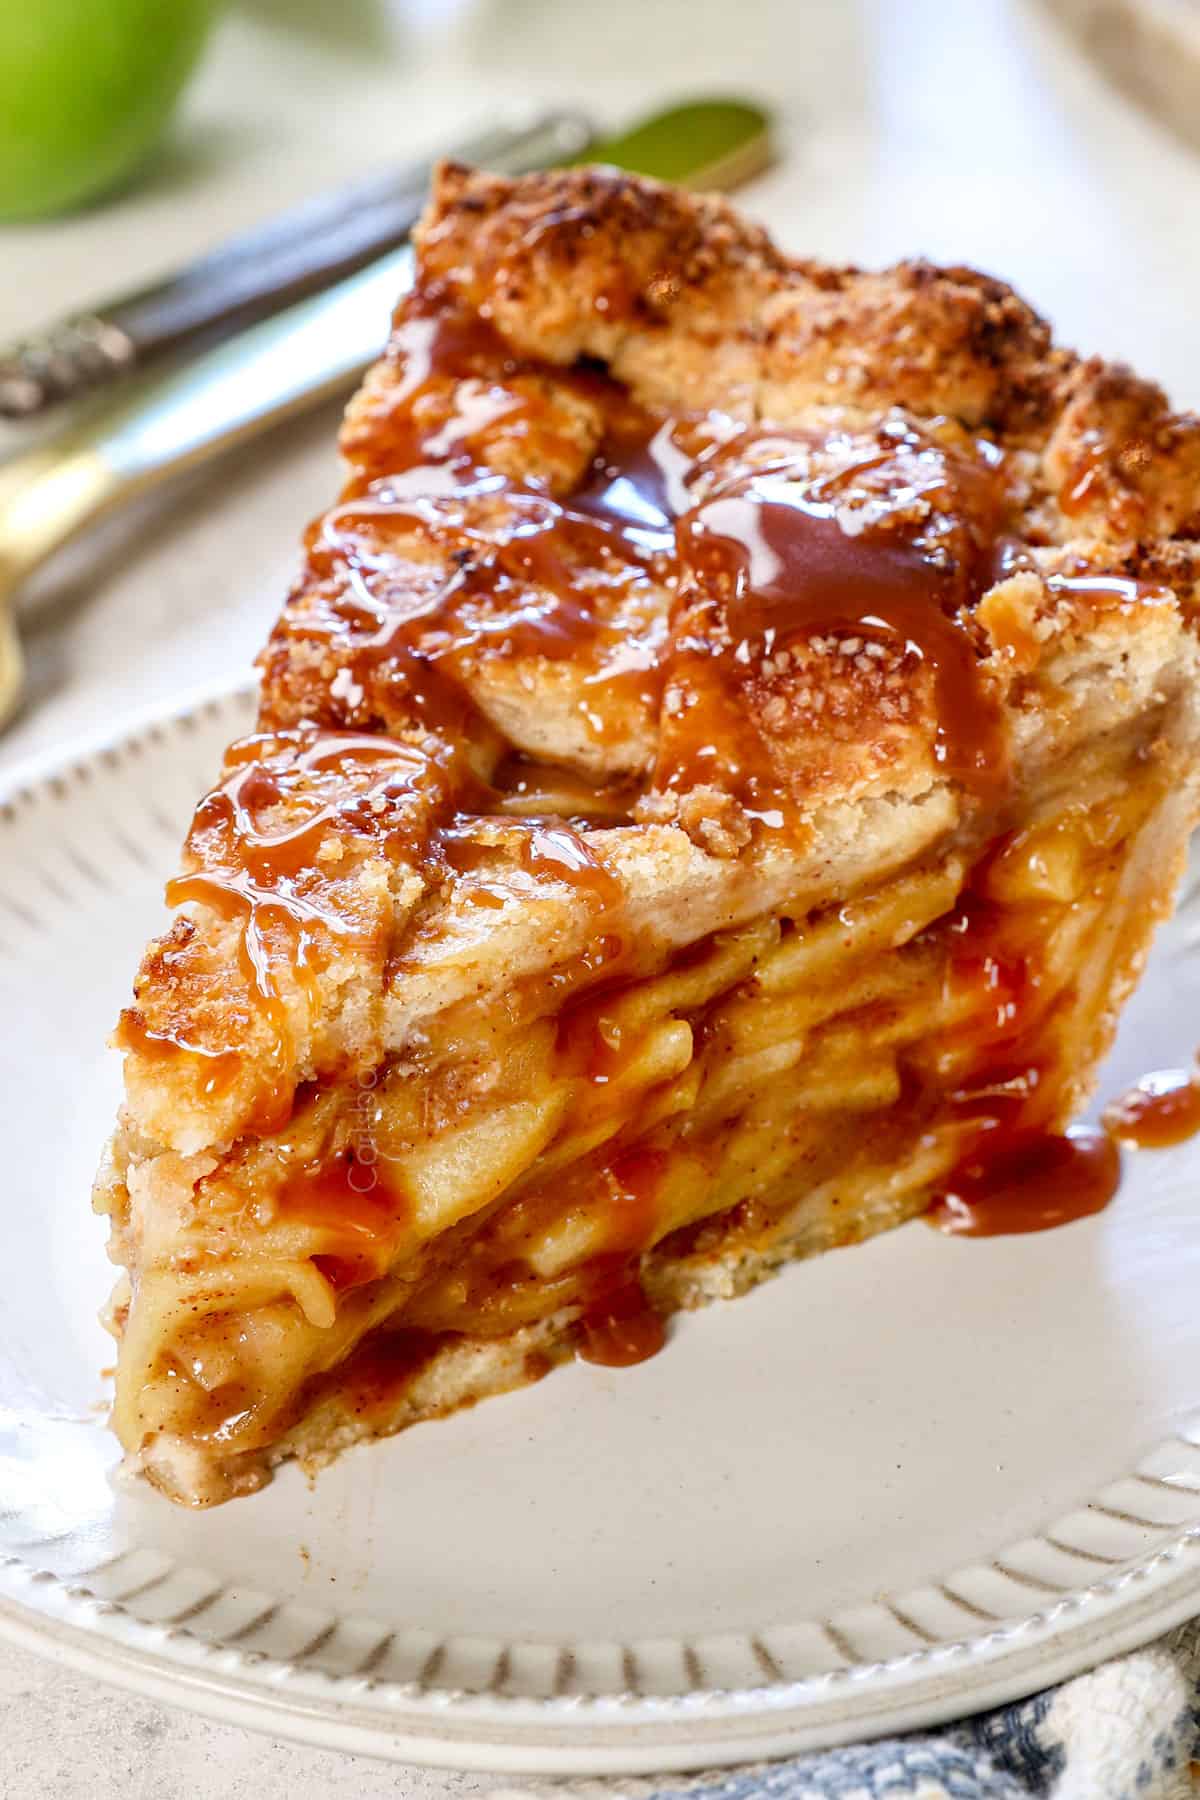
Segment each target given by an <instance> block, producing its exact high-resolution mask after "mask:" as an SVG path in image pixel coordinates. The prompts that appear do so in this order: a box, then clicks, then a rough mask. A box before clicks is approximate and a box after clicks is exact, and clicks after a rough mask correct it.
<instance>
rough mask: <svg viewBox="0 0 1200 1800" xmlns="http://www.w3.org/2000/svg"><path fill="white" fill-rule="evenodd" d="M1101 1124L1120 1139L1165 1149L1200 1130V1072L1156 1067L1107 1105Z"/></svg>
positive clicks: (1147, 1148)
mask: <svg viewBox="0 0 1200 1800" xmlns="http://www.w3.org/2000/svg"><path fill="white" fill-rule="evenodd" d="M1101 1124H1102V1125H1103V1127H1104V1129H1105V1131H1107V1132H1108V1134H1109V1136H1110V1137H1111V1138H1114V1139H1115V1140H1116V1141H1117V1142H1118V1143H1121V1144H1130V1145H1132V1146H1134V1147H1135V1148H1137V1149H1139V1150H1165V1149H1168V1148H1170V1146H1172V1145H1173V1144H1182V1143H1184V1142H1186V1140H1187V1139H1188V1138H1190V1137H1194V1136H1195V1135H1196V1133H1197V1132H1198V1131H1200V1076H1198V1075H1197V1074H1196V1073H1195V1071H1193V1070H1189V1069H1156V1070H1155V1071H1154V1072H1153V1073H1152V1074H1149V1075H1143V1076H1142V1078H1141V1080H1140V1081H1138V1082H1137V1083H1135V1085H1134V1086H1133V1087H1132V1088H1130V1089H1129V1091H1128V1093H1125V1094H1122V1095H1121V1097H1120V1099H1119V1100H1114V1101H1112V1103H1111V1104H1110V1105H1108V1106H1106V1107H1105V1109H1104V1113H1103V1115H1102V1118H1101Z"/></svg>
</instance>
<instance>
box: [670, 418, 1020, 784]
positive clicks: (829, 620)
mask: <svg viewBox="0 0 1200 1800" xmlns="http://www.w3.org/2000/svg"><path fill="white" fill-rule="evenodd" d="M831 449H833V450H834V452H835V455H836V461H837V466H836V467H834V468H833V469H832V470H829V469H827V468H824V467H822V466H820V465H819V466H818V470H817V472H815V473H814V472H812V471H811V469H810V467H809V465H810V464H811V463H812V460H813V453H814V451H817V450H819V451H823V452H824V457H823V458H822V462H824V461H825V460H826V459H827V458H828V455H829V452H830V450H831ZM731 462H732V464H733V469H732V473H730V474H725V472H724V471H725V469H726V468H728V465H729V464H730V463H731ZM705 473H706V474H707V475H708V476H709V489H708V492H707V493H706V494H705V496H704V497H703V498H701V499H700V501H699V503H698V504H697V505H695V506H694V507H693V509H692V510H691V511H690V512H688V513H686V514H685V515H684V516H683V517H682V518H681V520H680V521H679V526H678V534H679V543H680V560H681V568H682V571H683V580H684V584H685V592H686V590H687V588H688V587H691V588H694V589H698V590H699V592H700V593H701V594H702V595H704V596H706V598H705V599H704V600H702V603H701V609H700V617H699V619H695V620H691V621H689V632H688V635H687V637H685V639H684V640H683V642H682V643H681V644H678V645H677V651H678V653H679V654H680V656H681V660H686V662H687V665H688V667H689V672H690V674H691V677H692V681H693V685H694V686H696V687H698V689H699V692H700V694H701V696H702V699H701V703H700V704H699V705H697V706H694V707H693V708H692V709H691V711H690V714H689V720H690V729H689V731H688V733H687V736H686V741H685V743H684V744H683V747H682V749H681V750H680V752H679V753H678V755H677V757H676V759H675V767H674V768H673V769H672V770H671V771H670V773H669V774H668V777H667V779H668V783H669V785H671V786H690V785H694V784H696V783H697V782H699V781H707V782H710V783H712V784H713V785H716V786H724V787H726V788H729V787H730V785H731V777H732V785H733V786H734V787H735V790H736V787H737V786H738V785H739V784H740V786H741V788H742V789H743V791H744V792H745V793H747V794H748V795H749V798H750V800H751V803H752V806H753V805H755V804H756V803H757V806H758V810H759V812H760V814H761V813H762V812H763V810H764V809H766V810H771V809H772V808H773V806H774V804H775V803H776V802H777V799H778V784H777V782H776V781H775V780H774V779H773V778H772V776H771V775H770V773H769V771H768V770H766V769H765V768H764V766H763V764H764V759H763V756H762V752H761V750H759V751H758V753H757V757H755V751H754V737H755V734H754V731H753V729H752V726H751V724H750V721H749V720H746V721H745V722H744V723H743V724H741V726H740V728H739V727H738V726H735V727H734V732H733V735H734V738H735V740H736V741H735V743H734V745H733V746H732V749H731V744H730V736H731V732H730V725H729V721H728V719H727V714H728V712H729V710H730V705H731V702H730V699H729V696H731V695H737V694H738V693H739V691H743V692H744V690H745V688H746V685H747V682H746V677H747V674H748V673H749V672H750V671H753V670H754V669H755V668H756V666H757V665H758V664H759V663H761V661H762V658H763V655H764V654H766V655H768V656H770V655H772V654H777V653H778V652H779V651H780V650H785V649H786V648H787V647H788V646H789V645H790V644H792V643H794V642H795V641H796V640H797V639H812V638H814V637H821V636H824V635H825V634H829V635H831V636H835V637H837V638H840V639H845V638H847V637H849V636H850V635H851V634H852V635H853V636H854V637H855V638H857V639H858V640H859V649H860V650H861V649H862V647H863V645H864V644H879V645H883V646H887V647H888V648H890V649H892V650H893V651H898V652H899V653H900V655H901V656H902V658H903V659H904V660H905V661H907V662H909V663H924V664H926V665H927V666H928V667H929V669H930V672H931V675H932V678H933V685H934V701H935V710H936V713H937V736H936V744H935V755H936V757H937V760H938V761H939V762H940V763H941V764H942V765H943V766H944V767H945V770H946V772H947V774H948V775H950V776H951V777H953V778H954V779H957V780H959V781H961V782H962V783H963V784H964V785H965V786H968V787H970V788H973V789H975V790H977V791H978V790H983V791H991V792H993V793H994V792H995V791H996V790H997V789H998V788H999V787H1000V785H1001V784H1002V782H1003V779H1004V775H1005V772H1006V754H1005V745H1004V737H1003V732H1002V728H1001V719H1000V714H999V709H998V706H997V704H996V702H995V700H994V699H993V698H992V696H991V695H990V694H989V693H988V692H987V691H986V690H985V689H984V687H983V684H982V682H981V679H980V675H979V671H978V663H979V657H980V646H979V644H978V643H977V641H976V638H975V635H974V633H973V631H972V630H971V627H970V609H971V608H972V607H973V606H974V604H975V603H976V602H977V601H978V599H979V598H980V597H981V595H982V594H983V592H984V591H985V589H986V588H987V587H988V586H989V585H990V583H991V580H992V561H993V550H994V544H995V539H996V536H997V532H998V530H999V526H1000V522H1001V518H1002V508H1003V488H1002V482H1001V473H1002V466H1001V461H1000V458H999V453H998V452H996V451H995V449H994V447H993V446H991V445H990V444H987V443H986V442H985V441H983V440H980V441H979V442H978V443H976V444H974V445H971V446H970V448H969V449H961V448H952V447H947V446H946V445H943V444H942V443H940V442H938V441H937V440H936V439H935V438H933V437H932V436H930V435H929V434H928V433H927V432H925V431H922V430H920V429H918V428H917V427H916V426H915V425H912V424H911V423H908V422H906V421H902V420H893V421H887V422H885V423H884V424H883V425H882V426H881V427H880V428H879V429H878V431H876V432H875V433H873V434H870V436H869V437H868V438H867V439H866V440H865V441H864V439H863V438H862V437H858V438H856V437H854V436H851V435H846V434H843V441H842V442H841V443H838V441H837V436H836V434H835V436H834V437H833V438H830V439H826V440H820V439H817V438H815V437H814V436H813V435H812V434H806V433H779V432H772V433H761V432H758V433H745V434H741V435H739V436H737V437H735V438H733V439H732V440H731V441H730V442H729V443H727V444H725V445H723V446H722V447H721V448H720V449H719V451H718V452H717V453H716V456H715V457H712V458H710V459H709V462H708V467H707V469H706V471H705ZM697 626H698V627H699V629H697ZM744 704H745V703H744V701H743V703H742V706H743V707H744ZM732 706H733V708H734V709H738V702H737V700H736V699H735V700H733V701H732ZM739 710H740V709H739ZM756 763H757V766H755V764H756Z"/></svg>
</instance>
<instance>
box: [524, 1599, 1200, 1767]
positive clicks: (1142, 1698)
mask: <svg viewBox="0 0 1200 1800" xmlns="http://www.w3.org/2000/svg"><path fill="white" fill-rule="evenodd" d="M1197 1757H1200V1621H1194V1622H1193V1623H1191V1624H1189V1625H1185V1626H1183V1627H1182V1628H1181V1629H1180V1630H1179V1631H1176V1632H1173V1633H1172V1634H1171V1635H1170V1636H1169V1637H1166V1638H1163V1639H1162V1640H1161V1641H1160V1642H1159V1643H1157V1644H1152V1645H1150V1647H1149V1648H1148V1649H1145V1650H1137V1651H1134V1653H1133V1654H1132V1655H1130V1656H1124V1657H1121V1658H1119V1659H1118V1660H1117V1661H1115V1662H1110V1663H1105V1664H1103V1665H1102V1666H1101V1667H1100V1668H1098V1669H1093V1670H1092V1672H1091V1673H1090V1674H1088V1675H1080V1676H1078V1677H1077V1678H1076V1679H1075V1680H1074V1681H1068V1682H1064V1684H1063V1685H1062V1687H1059V1688H1051V1689H1050V1690H1049V1691H1048V1692H1046V1693H1044V1694H1037V1695H1035V1696H1034V1697H1033V1698H1032V1699H1030V1700H1023V1701H1021V1702H1020V1703H1019V1704H1017V1705H1016V1706H1006V1707H1002V1708H1001V1709H1000V1710H999V1711H998V1712H992V1713H982V1714H980V1715H979V1717H978V1718H974V1719H967V1720H964V1721H963V1722H962V1723H961V1724H958V1725H950V1726H946V1727H944V1728H943V1729H942V1730H940V1731H930V1732H919V1733H915V1734H913V1735H912V1736H910V1737H897V1738H884V1739H881V1740H880V1741H878V1742H877V1743H873V1744H853V1745H850V1746H848V1747H847V1748H846V1749H843V1750H823V1751H817V1752H815V1753H813V1754H811V1755H808V1756H800V1757H797V1758H796V1759H795V1760H794V1761H791V1762H778V1763H763V1764H760V1765H758V1766H756V1767H754V1768H742V1769H726V1770H719V1771H716V1772H713V1773H710V1774H707V1775H691V1776H660V1777H658V1778H657V1779H656V1780H653V1781H651V1780H647V1779H646V1778H645V1777H640V1776H639V1777H637V1778H631V1779H628V1780H622V1779H620V1778H618V1779H615V1780H612V1781H571V1782H566V1783H563V1784H560V1785H559V1786H557V1787H551V1786H548V1785H546V1784H544V1783H541V1782H539V1783H537V1784H536V1785H535V1786H531V1787H529V1788H522V1787H519V1786H504V1787H502V1788H496V1789H495V1790H494V1791H493V1794H492V1796H491V1800H560V1797H561V1800H1025V1796H1027V1795H1031V1794H1035V1795H1044V1796H1046V1800H1197V1797H1198V1796H1200V1761H1196V1760H1195V1759H1196V1758H1197Z"/></svg>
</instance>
